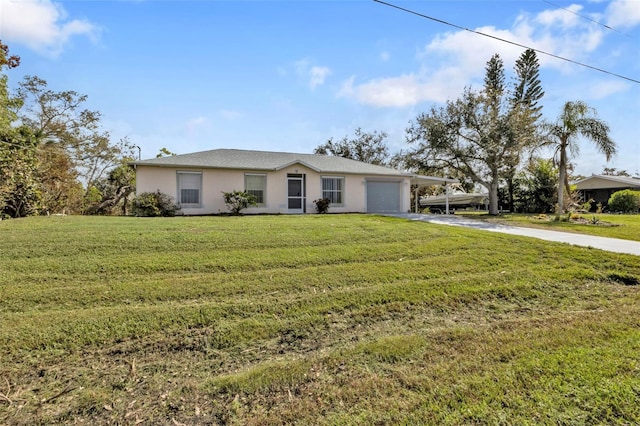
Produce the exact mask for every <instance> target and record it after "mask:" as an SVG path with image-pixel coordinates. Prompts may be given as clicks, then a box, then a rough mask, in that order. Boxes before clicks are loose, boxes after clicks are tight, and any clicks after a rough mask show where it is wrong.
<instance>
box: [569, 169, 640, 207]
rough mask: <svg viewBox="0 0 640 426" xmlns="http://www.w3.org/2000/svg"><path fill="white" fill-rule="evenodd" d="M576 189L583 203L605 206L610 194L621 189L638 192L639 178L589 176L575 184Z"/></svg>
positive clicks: (639, 186) (639, 188)
mask: <svg viewBox="0 0 640 426" xmlns="http://www.w3.org/2000/svg"><path fill="white" fill-rule="evenodd" d="M576 189H578V190H579V191H580V192H581V193H582V198H583V200H584V201H588V200H593V201H595V202H596V203H602V204H603V205H607V203H608V202H609V198H611V194H613V193H614V192H618V191H622V190H623V189H633V190H636V191H638V190H640V178H637V177H627V176H609V175H591V176H589V177H588V178H585V179H582V180H580V181H578V182H576Z"/></svg>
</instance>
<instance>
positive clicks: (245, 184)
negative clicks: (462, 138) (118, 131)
mask: <svg viewBox="0 0 640 426" xmlns="http://www.w3.org/2000/svg"><path fill="white" fill-rule="evenodd" d="M131 164H132V165H133V166H134V167H135V169H136V192H137V193H138V194H141V193H143V192H155V191H160V192H162V193H165V194H168V195H171V196H172V197H174V198H175V201H176V203H177V204H179V205H180V206H181V208H182V213H183V214H185V215H206V214H218V213H226V212H227V211H228V209H227V206H226V205H225V204H224V201H223V198H222V192H230V191H233V190H244V191H247V192H249V193H251V194H253V195H254V196H255V197H256V199H257V201H258V205H257V206H255V207H250V208H248V209H246V210H244V212H245V213H254V214H257V213H315V212H316V208H315V204H314V203H313V201H314V200H317V199H320V198H328V199H329V200H331V205H330V208H329V211H330V212H332V213H347V212H354V213H355V212H359V213H372V212H375V213H399V212H408V211H409V210H410V208H411V206H410V191H411V185H412V184H413V185H437V184H443V183H447V182H456V181H455V180H451V179H449V180H446V179H442V178H436V177H429V176H418V175H412V174H407V173H403V172H401V171H398V170H394V169H391V168H388V167H382V166H376V165H372V164H367V163H363V162H360V161H355V160H351V159H347V158H342V157H332V156H326V155H316V154H292V153H283V152H263V151H244V150H238V149H214V150H211V151H203V152H196V153H192V154H184V155H174V156H170V157H161V158H154V159H149V160H140V161H134V162H132V163H131Z"/></svg>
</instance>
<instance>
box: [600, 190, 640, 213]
mask: <svg viewBox="0 0 640 426" xmlns="http://www.w3.org/2000/svg"><path fill="white" fill-rule="evenodd" d="M608 204H609V210H610V211H612V212H620V213H631V212H637V211H638V210H640V191H633V190H631V189H625V190H623V191H617V192H614V193H613V194H612V195H611V198H609V202H608Z"/></svg>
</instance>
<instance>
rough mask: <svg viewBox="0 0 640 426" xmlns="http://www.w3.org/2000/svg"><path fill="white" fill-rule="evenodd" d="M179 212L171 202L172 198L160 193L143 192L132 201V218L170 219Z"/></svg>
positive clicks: (178, 208)
mask: <svg viewBox="0 0 640 426" xmlns="http://www.w3.org/2000/svg"><path fill="white" fill-rule="evenodd" d="M178 210H180V207H178V206H177V205H176V204H175V203H174V202H173V197H171V196H170V195H167V194H163V193H161V192H160V191H156V192H143V193H142V194H140V195H138V196H137V197H136V198H135V199H134V200H133V208H132V209H131V211H132V213H133V215H134V216H143V217H160V216H162V217H172V216H175V215H176V212H177V211H178Z"/></svg>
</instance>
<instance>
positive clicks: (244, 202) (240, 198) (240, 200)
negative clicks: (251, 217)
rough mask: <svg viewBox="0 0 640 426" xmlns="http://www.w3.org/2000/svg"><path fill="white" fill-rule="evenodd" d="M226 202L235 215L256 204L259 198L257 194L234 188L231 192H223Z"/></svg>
mask: <svg viewBox="0 0 640 426" xmlns="http://www.w3.org/2000/svg"><path fill="white" fill-rule="evenodd" d="M222 197H223V198H224V203H225V204H226V205H227V207H228V208H229V210H230V211H231V213H232V214H234V215H239V214H240V213H241V212H242V210H244V209H246V208H247V207H249V206H255V205H256V204H257V199H256V197H255V195H253V194H250V193H248V192H245V191H238V190H234V191H231V192H224V191H223V192H222Z"/></svg>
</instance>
